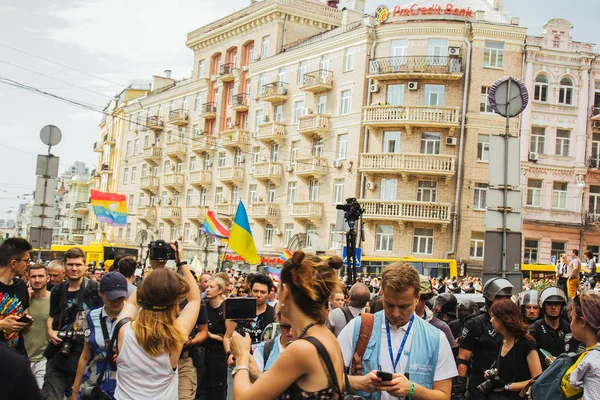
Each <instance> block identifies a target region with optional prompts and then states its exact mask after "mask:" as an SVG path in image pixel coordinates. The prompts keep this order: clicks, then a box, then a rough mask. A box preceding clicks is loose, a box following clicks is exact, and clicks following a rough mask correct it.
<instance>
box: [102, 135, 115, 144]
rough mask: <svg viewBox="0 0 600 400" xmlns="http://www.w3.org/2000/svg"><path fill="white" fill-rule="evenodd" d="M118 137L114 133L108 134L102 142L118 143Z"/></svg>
mask: <svg viewBox="0 0 600 400" xmlns="http://www.w3.org/2000/svg"><path fill="white" fill-rule="evenodd" d="M116 140H117V139H116V138H115V137H114V136H113V135H109V134H106V135H104V136H102V144H108V145H111V146H112V145H114V144H115V143H116Z"/></svg>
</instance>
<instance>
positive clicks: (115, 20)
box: [0, 0, 600, 218]
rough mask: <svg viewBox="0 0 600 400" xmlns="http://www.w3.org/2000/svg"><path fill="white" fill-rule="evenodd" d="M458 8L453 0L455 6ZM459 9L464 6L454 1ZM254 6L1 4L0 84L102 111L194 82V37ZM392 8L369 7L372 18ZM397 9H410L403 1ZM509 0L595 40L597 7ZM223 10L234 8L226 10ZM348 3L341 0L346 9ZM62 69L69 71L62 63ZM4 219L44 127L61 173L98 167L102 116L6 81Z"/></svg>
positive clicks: (529, 14)
mask: <svg viewBox="0 0 600 400" xmlns="http://www.w3.org/2000/svg"><path fill="white" fill-rule="evenodd" d="M449 2H451V1H449ZM452 2H454V3H457V4H460V1H452ZM249 3H250V0H227V1H216V0H170V1H164V0H161V1H156V0H102V1H97V0H54V1H52V0H50V1H47V0H43V1H42V0H28V1H26V2H24V1H20V0H2V1H1V2H0V21H2V22H1V23H0V77H1V78H7V79H11V80H14V81H18V82H20V83H23V84H26V85H28V86H32V87H35V88H38V89H41V90H44V91H47V92H50V93H53V94H55V95H59V96H63V97H67V98H71V99H75V100H78V101H79V102H82V103H86V104H89V105H90V106H92V107H95V108H100V109H101V108H103V107H104V106H105V105H106V104H107V102H108V101H109V99H110V98H111V97H112V96H113V95H114V94H116V93H118V92H119V91H120V90H121V89H122V88H123V87H125V86H127V85H128V84H129V83H130V82H131V81H132V80H139V79H142V80H149V79H150V77H151V76H152V75H160V74H162V73H163V71H164V70H165V69H171V70H173V77H174V78H176V79H180V78H184V77H189V76H190V72H191V69H192V52H191V51H190V50H189V49H188V48H187V47H185V39H186V34H187V33H188V32H190V31H192V30H194V29H197V28H199V27H200V26H202V25H205V24H207V23H209V22H211V21H214V20H215V19H218V18H220V17H222V16H225V15H227V14H230V13H232V12H234V11H236V10H239V9H240V8H242V7H245V6H247V5H248V4H249ZM381 3H384V4H387V5H388V6H392V5H395V4H394V2H392V1H388V2H385V1H382V0H368V1H367V11H368V12H373V10H374V9H375V7H377V5H379V4H381ZM396 3H397V4H405V3H406V2H405V1H398V2H396ZM540 3H541V2H539V1H537V0H504V5H505V8H506V9H507V11H508V12H509V13H510V14H511V15H513V16H517V17H520V18H521V25H523V26H527V27H528V28H529V31H528V33H529V34H534V35H539V34H540V32H541V29H542V25H543V24H544V23H545V22H546V21H548V20H549V19H551V18H557V17H561V18H565V19H568V20H569V21H571V23H573V25H574V26H575V27H574V29H573V31H572V36H573V38H574V39H575V40H578V41H587V42H592V43H596V41H597V40H598V39H597V38H600V26H599V24H598V23H597V21H594V17H595V14H594V12H592V11H593V10H595V9H596V8H597V0H574V1H568V2H567V1H566V0H546V1H545V2H543V4H544V5H543V6H541V5H539V4H540ZM223 4H227V5H226V6H223ZM344 5H345V0H342V1H341V4H340V7H343V6H344ZM59 64H60V65H59ZM0 110H1V111H0V160H1V161H2V163H3V167H2V169H1V171H2V172H1V173H0V218H14V216H15V211H16V206H17V205H18V203H19V202H20V199H19V198H17V196H22V195H23V194H24V193H31V191H32V190H33V188H34V186H35V176H34V174H35V163H36V154H39V153H44V152H45V151H46V148H45V146H44V145H43V144H42V143H41V142H40V140H39V131H40V129H41V128H42V127H43V126H44V125H47V124H54V125H56V126H58V127H59V128H60V129H61V130H62V133H63V140H62V142H61V143H60V144H59V145H58V146H56V147H55V148H54V149H53V151H52V152H53V154H55V155H58V156H60V157H61V159H60V162H61V170H63V169H65V168H66V167H68V166H69V165H71V164H72V163H73V162H75V161H79V160H80V161H84V162H86V163H87V164H88V165H89V166H90V167H92V168H93V167H94V166H95V164H96V163H97V153H93V152H92V145H93V143H94V142H95V141H96V140H98V138H99V129H98V123H99V121H100V119H101V117H102V114H100V113H98V112H96V111H91V110H88V109H84V108H79V107H76V106H73V105H70V104H65V103H62V102H59V101H57V100H56V99H51V98H48V97H43V96H40V95H38V94H35V93H31V92H29V91H25V90H22V89H18V88H14V87H10V86H7V85H5V84H2V83H0Z"/></svg>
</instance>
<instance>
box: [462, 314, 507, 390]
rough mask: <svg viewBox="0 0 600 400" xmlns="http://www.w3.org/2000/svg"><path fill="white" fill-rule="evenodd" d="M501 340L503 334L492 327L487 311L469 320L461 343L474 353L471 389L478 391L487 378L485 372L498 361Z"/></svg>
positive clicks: (464, 328) (464, 347)
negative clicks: (484, 375)
mask: <svg viewBox="0 0 600 400" xmlns="http://www.w3.org/2000/svg"><path fill="white" fill-rule="evenodd" d="M501 342H502V335H501V334H499V333H498V332H496V330H495V329H494V328H493V327H492V323H491V322H490V316H489V315H488V314H487V313H486V314H482V315H478V316H476V317H474V318H471V319H469V320H467V322H466V324H465V326H464V327H463V329H462V331H461V338H460V341H459V345H460V347H462V348H463V349H465V350H469V351H470V352H472V353H473V354H472V356H471V371H470V372H471V374H470V375H469V377H470V379H469V391H476V390H477V386H478V385H479V384H481V383H482V382H483V381H484V380H485V379H484V377H483V373H484V371H485V370H487V369H489V368H490V367H491V366H492V364H493V363H494V361H496V356H497V355H498V344H499V343H501Z"/></svg>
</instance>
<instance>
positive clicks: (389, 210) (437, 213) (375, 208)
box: [359, 199, 452, 224]
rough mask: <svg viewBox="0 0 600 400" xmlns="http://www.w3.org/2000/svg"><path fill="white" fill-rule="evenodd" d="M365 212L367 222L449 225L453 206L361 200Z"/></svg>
mask: <svg viewBox="0 0 600 400" xmlns="http://www.w3.org/2000/svg"><path fill="white" fill-rule="evenodd" d="M359 203H360V204H361V205H362V206H363V208H364V210H365V212H364V213H363V219H365V220H385V221H398V222H410V221H413V222H431V223H440V224H448V223H450V216H451V211H452V205H451V204H448V203H427V202H422V201H410V200H367V199H362V200H359Z"/></svg>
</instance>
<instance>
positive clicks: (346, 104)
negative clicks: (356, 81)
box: [340, 89, 352, 115]
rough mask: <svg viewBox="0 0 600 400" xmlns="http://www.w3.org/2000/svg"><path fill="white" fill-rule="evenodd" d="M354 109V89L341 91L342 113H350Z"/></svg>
mask: <svg viewBox="0 0 600 400" xmlns="http://www.w3.org/2000/svg"><path fill="white" fill-rule="evenodd" d="M351 110H352V89H348V90H342V92H341V93H340V115H346V114H350V111H351Z"/></svg>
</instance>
